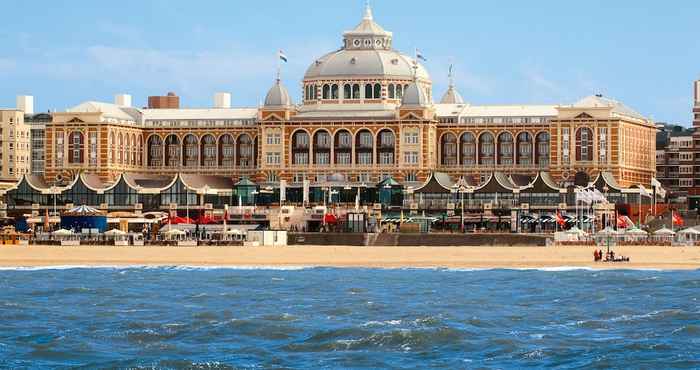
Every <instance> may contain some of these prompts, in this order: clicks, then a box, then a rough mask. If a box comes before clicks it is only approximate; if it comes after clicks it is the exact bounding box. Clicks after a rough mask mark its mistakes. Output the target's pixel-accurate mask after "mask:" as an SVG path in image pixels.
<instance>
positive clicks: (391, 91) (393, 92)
mask: <svg viewBox="0 0 700 370" xmlns="http://www.w3.org/2000/svg"><path fill="white" fill-rule="evenodd" d="M394 98H396V88H395V87H394V85H393V84H391V85H389V99H394Z"/></svg>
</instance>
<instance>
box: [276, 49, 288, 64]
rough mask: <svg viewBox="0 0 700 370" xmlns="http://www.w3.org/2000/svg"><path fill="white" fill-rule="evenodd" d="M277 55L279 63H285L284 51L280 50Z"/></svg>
mask: <svg viewBox="0 0 700 370" xmlns="http://www.w3.org/2000/svg"><path fill="white" fill-rule="evenodd" d="M277 55H279V57H280V60H281V61H283V62H285V63H287V56H286V55H284V51H282V50H280V51H278V52H277Z"/></svg>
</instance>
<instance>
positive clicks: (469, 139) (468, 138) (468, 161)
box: [460, 132, 476, 166]
mask: <svg viewBox="0 0 700 370" xmlns="http://www.w3.org/2000/svg"><path fill="white" fill-rule="evenodd" d="M460 145H461V146H462V148H461V150H460V153H461V154H462V165H465V166H471V165H475V164H476V137H474V134H472V133H471V132H465V133H464V134H462V138H461V139H460Z"/></svg>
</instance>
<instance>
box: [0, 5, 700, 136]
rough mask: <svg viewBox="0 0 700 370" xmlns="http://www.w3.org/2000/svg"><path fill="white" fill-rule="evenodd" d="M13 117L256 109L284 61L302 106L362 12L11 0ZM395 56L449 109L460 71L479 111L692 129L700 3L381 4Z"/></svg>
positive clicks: (378, 9) (6, 56)
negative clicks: (117, 105)
mask: <svg viewBox="0 0 700 370" xmlns="http://www.w3.org/2000/svg"><path fill="white" fill-rule="evenodd" d="M3 7H4V8H5V9H13V11H12V14H19V16H17V17H14V16H12V17H4V18H3V22H2V23H0V45H2V47H0V106H3V107H10V106H14V100H15V95H18V94H31V95H34V96H35V97H36V106H37V110H47V109H60V110H62V109H66V108H68V107H70V106H73V105H77V104H78V103H80V102H82V101H85V100H103V101H112V96H113V95H114V94H116V93H122V92H125V93H130V94H132V95H133V96H134V103H135V104H136V105H144V104H145V102H146V97H147V96H148V95H156V94H164V93H165V92H167V91H175V92H176V93H178V94H179V95H180V96H181V97H182V105H183V106H188V107H198V106H210V105H211V101H212V96H213V94H214V93H215V92H217V91H228V92H231V93H232V95H233V103H234V105H236V106H256V105H257V104H258V103H259V102H260V100H261V99H263V98H264V95H265V93H266V91H267V89H268V88H269V87H270V85H271V84H272V82H273V79H274V74H275V65H276V59H275V53H276V51H277V50H278V49H283V50H285V52H286V54H287V55H288V57H289V58H290V61H289V63H288V64H286V65H285V66H284V72H283V79H284V82H285V84H286V85H287V87H288V88H289V90H290V92H291V93H292V94H293V95H294V97H295V99H296V100H297V101H298V97H299V95H300V90H301V87H300V81H301V79H302V77H303V74H304V71H305V69H306V67H307V66H308V65H309V64H311V63H312V62H313V61H314V60H315V58H316V57H319V56H321V55H322V54H324V53H326V52H328V51H330V50H333V49H335V48H337V47H339V46H340V42H341V34H342V32H343V31H344V30H348V29H351V28H353V27H354V26H355V25H356V24H357V23H358V22H359V21H360V18H361V16H362V11H363V7H364V2H363V1H362V0H353V1H348V0H343V1H320V0H297V1H279V0H276V1H272V0H256V1H233V0H218V1H207V0H201V1H191V0H151V1H147V0H121V1H111V2H107V1H92V0H72V1H70V2H63V1H49V0H42V1H40V0H36V1H24V0H5V1H4V2H3ZM372 8H373V9H374V15H375V19H376V20H377V22H378V23H380V24H381V25H382V26H384V28H386V29H387V30H389V31H393V32H394V46H395V47H396V48H397V49H399V50H401V51H404V52H405V53H408V54H412V50H413V49H414V48H415V47H418V48H419V49H421V50H422V52H423V53H424V54H426V56H427V57H428V58H429V61H428V62H427V63H426V67H427V68H428V70H429V71H430V73H431V75H432V77H433V80H434V83H435V90H434V94H435V95H436V96H438V97H439V96H441V95H442V93H443V92H444V90H445V88H446V85H447V76H446V74H447V72H446V71H447V67H448V65H449V63H450V60H453V61H454V64H455V68H456V71H457V77H456V83H457V86H458V88H459V90H460V92H461V94H462V95H463V96H464V98H465V99H466V100H467V101H469V102H471V103H472V104H512V103H572V102H574V101H576V100H577V99H578V98H580V97H583V96H585V95H589V94H594V93H602V94H604V95H606V96H609V97H613V98H616V99H618V100H621V101H623V102H625V103H627V104H628V105H630V106H631V107H633V108H635V109H636V110H638V111H640V112H641V113H642V114H645V115H647V116H651V117H652V118H653V119H655V120H658V121H670V122H674V123H681V124H684V125H689V122H690V120H691V113H690V112H691V105H692V101H691V100H692V81H693V80H694V79H698V78H700V37H699V33H700V27H699V26H698V25H699V24H700V21H699V20H698V14H700V2H698V1H691V0H677V1H669V2H661V1H639V0H637V1H632V0H616V1H603V0H588V1H585V2H564V1H554V0H551V1H550V0H540V1H534V0H533V1H515V0H513V1H506V0H502V1H465V0H462V1H459V0H434V1H413V0H403V1H399V0H374V1H372Z"/></svg>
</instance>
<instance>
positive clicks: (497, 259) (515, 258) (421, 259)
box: [0, 246, 700, 270]
mask: <svg viewBox="0 0 700 370" xmlns="http://www.w3.org/2000/svg"><path fill="white" fill-rule="evenodd" d="M594 249H595V248H593V247H571V246H566V247H510V246H508V247H347V246H290V247H113V246H108V247H104V246H99V247H96V246H80V247H56V246H51V247H48V246H29V247H28V246H1V247H0V269H3V268H4V269H21V268H27V269H31V268H57V269H58V268H90V267H92V268H100V267H102V268H128V267H191V268H222V269H223V268H236V269H290V270H292V269H304V268H315V267H321V268H323V267H328V268H369V269H372V268H376V269H412V268H413V269H475V270H490V269H516V270H521V269H525V270H534V269H539V270H542V269H549V270H555V269H594V270H698V269H700V248H699V247H654V246H644V247H615V248H614V251H615V253H616V254H617V255H625V256H629V257H631V262H630V263H602V262H598V263H596V262H593V250H594ZM598 249H601V248H598Z"/></svg>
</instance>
